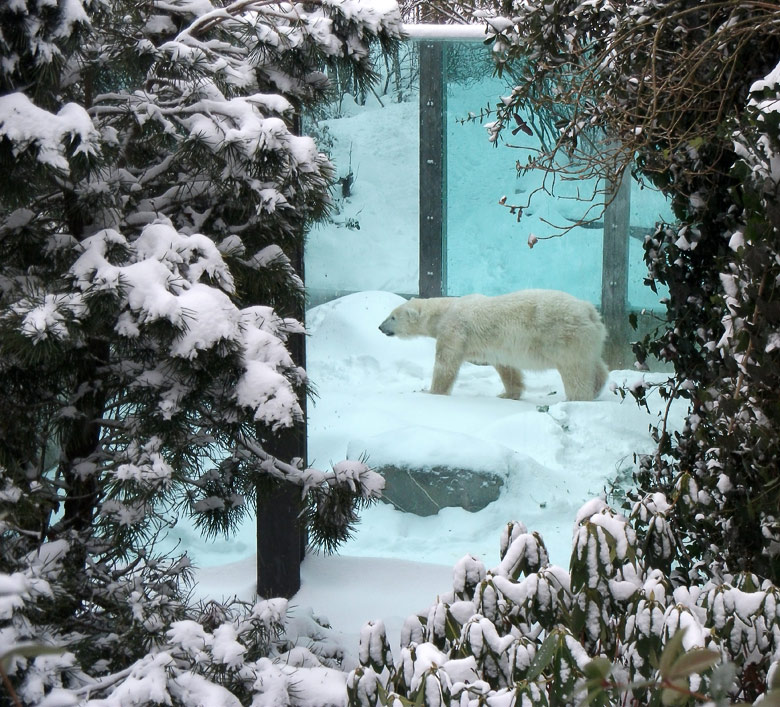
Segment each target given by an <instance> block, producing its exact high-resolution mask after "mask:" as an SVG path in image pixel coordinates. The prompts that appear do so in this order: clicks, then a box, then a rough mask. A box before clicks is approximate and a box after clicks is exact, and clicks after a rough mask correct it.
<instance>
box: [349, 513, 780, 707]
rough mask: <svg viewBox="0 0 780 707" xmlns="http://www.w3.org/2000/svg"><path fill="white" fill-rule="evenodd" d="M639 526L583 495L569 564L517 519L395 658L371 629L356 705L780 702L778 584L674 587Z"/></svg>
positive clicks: (363, 641)
mask: <svg viewBox="0 0 780 707" xmlns="http://www.w3.org/2000/svg"><path fill="white" fill-rule="evenodd" d="M655 507H656V508H657V509H662V508H663V503H662V499H661V498H657V499H656V506H655ZM640 510H642V512H643V513H645V514H646V515H645V520H647V514H652V513H653V512H654V511H653V510H651V509H648V508H647V507H646V508H644V509H639V508H637V509H636V511H637V514H638V513H639V512H640ZM637 517H638V515H637ZM634 522H635V521H632V520H630V519H627V518H625V517H623V516H622V515H620V514H618V513H616V512H615V511H613V510H612V509H611V508H609V507H608V506H607V505H606V503H605V502H604V501H602V500H594V501H591V502H589V503H587V504H585V506H583V508H582V509H581V510H580V512H579V513H578V515H577V519H576V523H575V528H574V536H573V549H572V556H571V564H570V568H569V571H568V572H567V571H566V570H564V569H563V568H561V567H557V566H554V565H551V564H550V563H549V561H548V559H547V553H546V550H545V548H544V543H543V541H542V539H541V538H540V537H539V536H538V534H535V533H529V532H527V530H526V529H525V527H524V526H523V525H522V524H521V523H511V524H509V526H508V528H507V533H505V537H504V538H502V544H501V547H502V550H501V558H502V559H501V562H500V564H499V565H498V566H497V567H495V568H494V569H492V570H490V571H486V569H485V567H484V566H483V565H482V563H481V562H480V561H479V560H477V559H475V558H473V557H470V556H467V557H465V558H464V559H463V560H461V561H460V562H459V563H458V564H457V565H456V566H455V569H454V572H453V590H452V591H451V592H449V593H447V594H443V595H442V596H440V597H439V599H438V600H437V602H436V603H435V604H434V605H432V606H431V608H430V609H429V610H428V612H427V613H425V612H423V613H421V614H419V615H417V616H412V617H410V618H409V619H408V620H407V621H406V624H405V625H404V629H403V632H402V636H401V647H400V653H399V654H398V657H397V658H396V659H395V660H394V659H393V655H392V652H391V650H390V647H389V646H388V644H387V638H386V636H385V631H384V626H383V624H382V623H381V622H378V621H377V622H372V623H370V624H368V625H366V627H365V628H364V630H363V633H362V635H361V638H360V651H359V656H360V667H358V668H356V669H355V670H353V671H352V672H351V673H350V675H349V678H348V680H347V690H348V693H349V705H350V706H351V707H374V706H375V705H390V706H392V707H400V706H401V705H411V704H415V705H425V706H426V707H434V706H436V707H439V706H440V705H441V706H444V705H448V706H454V705H458V707H477V705H489V706H490V707H510V706H511V707H516V706H518V705H528V706H529V707H530V706H531V705H569V704H592V705H604V706H607V705H619V704H635V705H654V704H665V705H668V704H694V703H697V702H705V701H709V703H710V704H731V700H734V699H745V698H746V697H747V698H749V699H751V701H752V700H753V699H754V698H755V697H758V696H761V697H760V703H761V704H763V705H770V704H771V705H775V704H780V674H779V673H780V669H779V668H778V666H780V602H778V599H780V589H778V587H776V586H775V585H772V584H771V583H769V582H768V581H760V580H759V579H758V578H757V577H755V576H751V575H744V574H742V575H736V576H727V577H724V578H723V579H722V580H721V581H718V582H716V581H712V580H710V581H707V582H705V583H704V584H701V585H695V584H690V585H680V584H678V585H676V586H675V585H674V584H673V582H672V581H671V579H670V578H669V577H668V576H667V575H665V574H664V573H663V572H661V571H660V570H658V569H654V568H653V567H652V566H648V565H647V564H646V563H645V560H644V557H643V555H644V552H643V548H642V546H641V545H640V544H639V543H638V541H637V534H636V532H635V530H634V528H633V523H634ZM758 703H759V702H758V701H757V702H756V704H758Z"/></svg>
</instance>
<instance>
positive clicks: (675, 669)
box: [662, 648, 720, 681]
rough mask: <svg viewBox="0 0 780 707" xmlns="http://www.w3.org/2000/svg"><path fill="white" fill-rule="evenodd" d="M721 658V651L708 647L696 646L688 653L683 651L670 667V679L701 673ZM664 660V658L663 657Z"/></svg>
mask: <svg viewBox="0 0 780 707" xmlns="http://www.w3.org/2000/svg"><path fill="white" fill-rule="evenodd" d="M719 660H720V653H717V652H716V651H712V650H709V649H708V648H695V649H693V650H692V651H689V652H688V653H683V654H682V655H681V656H680V657H679V658H678V659H677V660H676V661H675V662H674V664H673V665H672V666H671V667H670V668H669V674H668V676H667V677H668V679H669V680H672V681H674V680H677V679H678V678H684V677H688V675H692V674H693V673H701V672H704V671H705V670H707V669H708V668H711V667H712V666H713V665H715V663H717V662H718V661H719ZM662 662H663V659H662Z"/></svg>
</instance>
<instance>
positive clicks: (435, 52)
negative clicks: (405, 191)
mask: <svg viewBox="0 0 780 707" xmlns="http://www.w3.org/2000/svg"><path fill="white" fill-rule="evenodd" d="M419 46H420V297H440V296H441V295H443V294H446V292H447V235H446V229H447V162H446V160H447V128H446V116H447V93H446V89H445V68H446V62H445V57H446V46H445V45H444V43H443V42H431V41H423V42H421V43H420V45H419Z"/></svg>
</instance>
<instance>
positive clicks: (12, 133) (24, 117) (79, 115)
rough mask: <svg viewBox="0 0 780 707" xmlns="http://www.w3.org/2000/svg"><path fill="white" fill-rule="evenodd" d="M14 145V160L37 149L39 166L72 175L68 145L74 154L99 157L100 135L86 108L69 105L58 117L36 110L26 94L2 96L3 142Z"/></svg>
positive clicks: (0, 128) (0, 109) (1, 132)
mask: <svg viewBox="0 0 780 707" xmlns="http://www.w3.org/2000/svg"><path fill="white" fill-rule="evenodd" d="M3 137H4V138H6V139H8V141H9V142H10V143H11V145H12V146H13V147H12V150H13V155H14V157H18V156H19V155H21V154H23V153H26V152H27V151H28V150H29V149H30V148H35V150H36V152H35V158H36V159H37V160H38V162H41V163H42V164H45V165H48V166H49V167H53V168H54V169H57V170H60V171H62V172H65V173H68V172H69V171H70V166H69V164H68V159H67V156H66V155H67V144H68V142H72V143H74V149H73V154H76V155H77V154H86V155H96V154H97V153H98V151H99V146H98V140H99V135H98V132H97V130H96V129H95V126H94V125H93V124H92V120H91V119H90V117H89V114H88V113H87V111H86V110H84V108H82V107H81V106H80V105H78V104H77V103H66V104H65V105H64V106H63V107H62V108H60V110H59V111H58V112H57V114H56V115H55V114H53V113H50V112H49V111H47V110H44V109H43V108H39V107H38V106H36V105H35V104H34V103H33V102H32V101H31V100H30V99H29V98H28V97H27V96H25V95H24V94H23V93H10V94H8V95H6V96H0V138H3Z"/></svg>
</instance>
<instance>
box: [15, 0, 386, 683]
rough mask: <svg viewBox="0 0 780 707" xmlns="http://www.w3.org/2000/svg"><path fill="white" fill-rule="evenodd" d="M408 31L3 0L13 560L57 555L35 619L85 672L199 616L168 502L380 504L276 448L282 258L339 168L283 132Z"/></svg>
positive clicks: (355, 17) (232, 521) (354, 6)
mask: <svg viewBox="0 0 780 707" xmlns="http://www.w3.org/2000/svg"><path fill="white" fill-rule="evenodd" d="M399 36H400V19H399V18H398V15H397V10H395V8H394V6H392V5H387V6H383V7H382V8H376V7H374V6H373V5H372V4H371V3H368V2H366V3H360V2H358V3H351V2H338V1H328V0H324V1H323V2H313V3H306V4H305V5H287V4H278V5H277V4H269V3H266V2H261V1H259V0H257V1H252V2H243V1H242V2H235V3H232V4H227V3H225V4H221V3H220V4H215V5H212V4H211V3H210V2H208V0H204V1H203V2H194V1H191V0H173V2H162V1H159V2H157V1H151V0H150V1H145V2H140V3H139V2H126V1H124V0H117V1H116V2H111V3H105V2H100V1H99V0H69V1H67V2H60V3H45V2H34V1H33V0H29V1H27V2H26V1H25V0H16V1H13V2H10V3H4V4H3V5H2V7H0V51H2V61H0V165H2V169H0V400H2V402H3V407H4V409H5V412H4V414H3V416H2V418H0V468H2V472H1V473H2V476H0V532H1V533H2V542H0V572H4V573H7V574H9V575H13V573H15V572H17V573H18V572H22V573H24V572H27V573H28V575H29V568H30V567H31V564H30V558H31V557H33V555H35V556H36V557H39V558H40V557H42V556H46V557H49V558H50V559H51V562H50V563H49V564H48V565H47V564H46V563H43V564H40V563H39V565H40V567H39V570H40V571H36V572H37V574H36V575H35V576H37V577H38V578H39V579H41V580H42V581H43V580H44V579H45V581H46V582H48V583H49V584H50V586H51V594H47V593H45V592H44V593H43V595H42V597H41V602H38V603H36V607H37V608H36V612H37V616H36V619H35V621H34V622H33V623H36V624H38V625H43V624H50V625H52V626H56V627H57V633H58V635H59V636H60V638H62V637H63V636H64V637H66V639H65V642H66V643H67V645H68V646H69V647H70V649H71V650H75V651H76V652H77V655H78V658H79V661H81V664H82V665H85V666H88V665H93V664H95V661H98V662H99V664H100V665H101V666H102V669H114V668H116V669H118V668H120V667H122V666H125V665H127V661H128V660H130V659H134V658H137V657H138V656H139V655H142V654H143V653H144V652H145V650H146V649H147V648H148V647H149V645H150V642H152V641H154V640H157V639H159V638H160V636H161V635H162V632H163V631H164V629H165V627H166V626H168V625H169V624H170V621H171V620H173V619H175V618H181V617H182V616H183V615H184V606H183V604H182V603H181V596H182V595H181V592H182V590H183V587H184V583H183V581H182V580H183V579H186V576H187V572H188V568H187V561H186V558H184V559H177V558H164V557H158V556H157V555H156V554H155V550H154V540H155V538H156V537H157V535H158V534H159V532H160V531H161V530H163V529H164V528H166V527H167V525H168V524H170V522H171V521H172V520H173V519H175V518H176V517H177V516H179V515H181V514H189V515H194V516H195V517H196V522H197V523H198V524H200V525H201V526H202V527H203V529H204V531H205V532H210V533H214V532H221V531H228V530H230V529H231V528H233V527H235V525H236V523H238V522H239V521H240V520H241V519H242V518H243V517H244V516H245V515H246V514H247V513H250V512H251V511H252V510H253V504H254V494H255V486H256V484H257V483H258V481H259V480H261V479H272V480H282V481H284V482H285V483H292V484H295V485H296V486H298V487H300V488H301V491H302V492H303V493H305V494H308V495H309V497H312V498H315V499H316V504H317V507H318V508H319V509H320V512H319V513H313V514H312V518H313V519H314V520H316V519H317V518H325V519H326V520H327V521H328V522H329V525H328V526H327V527H322V528H319V529H318V531H317V532H319V533H320V534H321V535H323V536H324V537H332V535H333V534H334V533H336V534H339V533H341V534H342V535H343V534H344V533H345V532H348V525H349V523H351V522H353V521H354V510H355V507H356V506H359V505H361V504H363V503H366V502H368V501H369V500H370V499H371V498H373V497H375V496H376V494H377V489H378V485H379V484H380V483H381V480H380V479H378V477H377V476H376V475H374V474H373V473H372V472H370V471H369V470H368V469H367V468H366V467H365V466H362V465H347V466H343V465H342V466H337V467H336V468H335V469H334V470H333V471H329V472H320V471H317V470H314V469H307V468H305V467H304V466H303V465H302V464H301V463H300V460H294V459H277V458H275V457H274V456H273V455H272V454H270V453H269V452H268V451H267V442H268V440H271V439H272V438H273V437H274V435H275V434H277V433H278V432H279V431H280V430H284V429H287V428H289V427H291V426H292V425H294V424H296V423H297V422H299V421H300V420H301V419H302V415H303V411H302V406H301V402H300V401H301V399H302V396H303V395H304V394H305V390H306V376H305V372H304V371H303V369H301V368H300V367H299V366H298V365H296V363H295V361H294V360H293V358H292V357H291V355H290V352H289V350H288V347H289V341H290V337H293V336H296V335H300V334H301V332H302V328H301V324H300V323H299V321H297V320H296V319H295V318H293V317H292V316H291V315H292V313H293V312H294V311H295V310H296V307H299V306H300V303H301V302H302V298H303V287H302V282H301V280H300V277H299V275H298V273H296V271H295V268H294V267H293V265H294V264H293V263H292V262H291V255H290V254H291V253H292V252H294V251H295V249H296V248H299V246H300V244H301V242H302V238H303V233H304V231H305V229H306V228H307V227H308V226H309V225H310V224H311V223H312V222H313V221H314V220H316V219H318V218H320V217H322V216H323V215H324V214H325V213H326V211H327V208H328V203H329V184H330V182H331V180H332V177H333V175H332V170H331V167H330V165H329V163H328V162H327V160H326V159H325V157H324V156H323V155H322V154H320V153H319V152H318V150H317V147H316V145H315V143H314V142H313V141H312V140H311V139H310V138H308V137H305V136H299V135H296V134H295V133H294V130H293V128H294V125H295V123H296V120H297V116H298V115H299V113H300V111H301V110H302V109H304V108H305V107H306V106H309V105H312V104H313V103H315V102H316V101H319V100H322V99H323V98H325V97H326V95H327V90H328V81H327V78H326V73H324V72H326V71H327V69H328V67H334V66H337V65H339V66H340V67H341V69H342V70H345V69H348V70H349V71H352V72H353V73H354V75H355V77H356V80H358V81H360V82H370V81H371V80H372V79H373V70H372V66H371V61H370V47H371V45H372V44H373V43H375V42H378V43H379V44H380V45H381V47H382V48H383V49H384V50H386V51H389V50H390V49H391V48H392V46H393V44H394V43H395V42H396V41H397V39H398V37H399ZM31 553H32V554H31ZM36 566H37V565H36ZM47 573H48V574H47ZM25 576H27V575H25ZM30 576H31V575H30ZM22 624H24V622H21V623H19V622H16V624H14V623H13V621H12V623H11V624H9V626H14V625H15V626H16V629H13V628H9V626H6V629H8V631H10V632H6V633H5V634H4V635H5V637H6V638H9V640H11V639H14V636H15V639H14V640H22V639H32V638H34V636H32V635H26V634H25V633H24V630H21V629H20V627H21V626H22ZM25 625H27V624H25ZM6 629H0V630H4V631H5V630H6ZM20 630H21V633H19V631H20ZM25 630H26V629H25ZM14 631H17V632H16V633H14ZM28 633H29V631H28Z"/></svg>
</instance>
